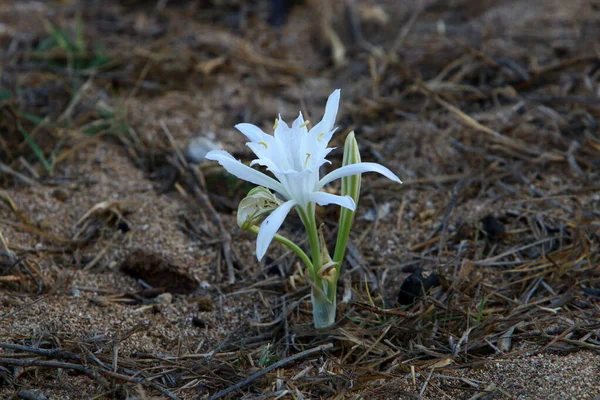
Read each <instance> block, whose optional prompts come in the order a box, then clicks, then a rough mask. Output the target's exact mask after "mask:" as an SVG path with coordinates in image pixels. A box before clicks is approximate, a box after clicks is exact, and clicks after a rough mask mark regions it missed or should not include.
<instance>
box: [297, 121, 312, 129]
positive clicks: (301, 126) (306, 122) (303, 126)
mask: <svg viewBox="0 0 600 400" xmlns="http://www.w3.org/2000/svg"><path fill="white" fill-rule="evenodd" d="M308 124H310V121H308V120H306V121H304V123H303V124H302V125H300V126H299V128H306V127H307V126H308Z"/></svg>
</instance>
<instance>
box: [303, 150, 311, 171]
mask: <svg viewBox="0 0 600 400" xmlns="http://www.w3.org/2000/svg"><path fill="white" fill-rule="evenodd" d="M309 158H310V153H306V160H304V168H306V166H307V165H308V159H309Z"/></svg>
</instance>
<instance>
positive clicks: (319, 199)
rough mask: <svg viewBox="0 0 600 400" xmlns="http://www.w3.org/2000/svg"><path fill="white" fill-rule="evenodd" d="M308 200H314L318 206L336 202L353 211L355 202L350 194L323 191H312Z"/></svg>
mask: <svg viewBox="0 0 600 400" xmlns="http://www.w3.org/2000/svg"><path fill="white" fill-rule="evenodd" d="M310 201H314V202H315V203H317V204H318V205H320V206H326V205H327V204H337V205H338V206H342V207H346V208H347V209H349V210H352V211H354V209H356V204H354V200H352V197H350V196H338V195H336V194H331V193H325V192H314V193H313V194H311V195H310Z"/></svg>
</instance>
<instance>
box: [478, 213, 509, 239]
mask: <svg viewBox="0 0 600 400" xmlns="http://www.w3.org/2000/svg"><path fill="white" fill-rule="evenodd" d="M481 224H482V227H483V230H484V232H485V234H486V235H487V237H488V238H490V239H491V240H495V239H499V238H501V237H502V236H503V235H504V232H505V229H504V224H503V223H502V222H500V221H499V220H498V218H496V217H494V216H493V215H491V214H489V215H486V216H485V217H483V218H482V219H481Z"/></svg>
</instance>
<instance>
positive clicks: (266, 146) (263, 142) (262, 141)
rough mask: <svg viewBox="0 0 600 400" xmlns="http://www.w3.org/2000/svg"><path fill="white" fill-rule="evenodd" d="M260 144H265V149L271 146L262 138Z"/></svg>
mask: <svg viewBox="0 0 600 400" xmlns="http://www.w3.org/2000/svg"><path fill="white" fill-rule="evenodd" d="M258 144H262V145H263V146H265V149H268V148H269V146H268V145H267V142H265V141H264V140H261V141H260V142H258Z"/></svg>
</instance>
